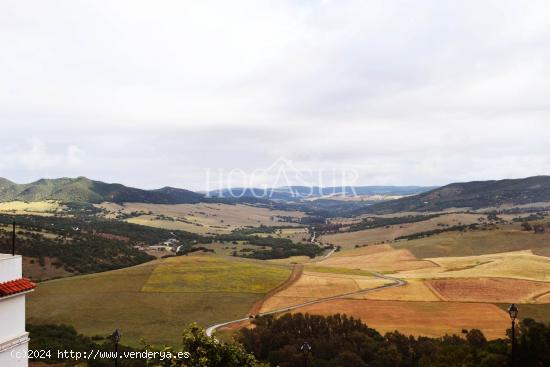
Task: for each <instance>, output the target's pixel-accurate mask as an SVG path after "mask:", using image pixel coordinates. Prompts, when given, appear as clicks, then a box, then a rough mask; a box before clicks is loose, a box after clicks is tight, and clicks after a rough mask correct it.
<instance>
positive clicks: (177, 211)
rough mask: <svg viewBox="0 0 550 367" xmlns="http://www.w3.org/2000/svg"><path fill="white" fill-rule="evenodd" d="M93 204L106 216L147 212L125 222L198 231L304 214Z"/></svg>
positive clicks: (226, 207)
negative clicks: (103, 211)
mask: <svg viewBox="0 0 550 367" xmlns="http://www.w3.org/2000/svg"><path fill="white" fill-rule="evenodd" d="M96 206H97V207H99V208H101V209H103V210H105V213H104V215H105V216H106V217H108V218H114V217H116V215H118V214H130V213H132V212H139V213H148V214H146V215H140V216H137V217H133V218H129V219H128V222H131V223H137V224H142V225H148V226H153V227H160V228H165V229H181V230H185V231H189V232H194V233H200V234H205V233H212V234H220V233H229V232H231V231H232V230H234V229H237V228H242V227H259V226H260V225H265V226H279V225H282V224H285V225H292V224H291V223H286V222H281V221H280V220H279V217H286V216H290V217H294V218H297V219H298V218H301V217H303V216H304V215H305V214H304V213H302V212H298V211H282V210H270V209H268V208H260V207H255V206H252V205H243V204H237V205H228V204H220V203H197V204H175V205H168V204H146V203H124V204H123V205H119V204H115V203H107V202H105V203H102V204H98V205H96ZM157 216H160V217H157ZM162 216H164V217H162ZM163 218H164V219H163ZM171 219H172V220H171Z"/></svg>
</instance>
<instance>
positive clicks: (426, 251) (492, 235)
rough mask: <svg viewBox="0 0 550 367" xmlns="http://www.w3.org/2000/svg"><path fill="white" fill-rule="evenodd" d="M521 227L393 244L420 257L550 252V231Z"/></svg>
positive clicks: (458, 233) (461, 233) (447, 233)
mask: <svg viewBox="0 0 550 367" xmlns="http://www.w3.org/2000/svg"><path fill="white" fill-rule="evenodd" d="M517 227H518V226H504V227H503V228H502V229H498V230H491V231H482V230H477V231H468V232H445V233H441V234H439V235H435V236H431V237H428V238H422V239H418V240H412V241H399V242H396V243H394V244H392V246H393V247H395V248H404V249H408V250H410V251H411V252H412V253H413V254H414V255H415V256H416V257H418V258H428V257H445V256H472V255H484V254H492V253H498V252H508V251H519V250H527V249H531V250H533V252H534V253H540V254H541V255H544V254H548V253H550V250H548V243H550V233H544V234H534V233H533V232H522V231H519V230H517ZM539 251H540V252H539Z"/></svg>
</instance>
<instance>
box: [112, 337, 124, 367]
mask: <svg viewBox="0 0 550 367" xmlns="http://www.w3.org/2000/svg"><path fill="white" fill-rule="evenodd" d="M111 338H112V339H113V341H114V342H115V367H118V343H119V342H120V338H122V332H121V331H120V330H118V329H116V330H115V332H114V333H113V334H112V335H111Z"/></svg>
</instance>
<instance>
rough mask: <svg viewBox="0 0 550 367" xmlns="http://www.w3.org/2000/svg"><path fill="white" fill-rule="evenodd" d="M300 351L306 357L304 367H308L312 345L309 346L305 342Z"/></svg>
mask: <svg viewBox="0 0 550 367" xmlns="http://www.w3.org/2000/svg"><path fill="white" fill-rule="evenodd" d="M300 351H301V352H302V354H303V355H304V367H307V359H308V355H309V353H311V345H309V343H308V342H304V343H303V344H302V346H301V347H300Z"/></svg>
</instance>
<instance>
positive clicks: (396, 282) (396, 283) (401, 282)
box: [206, 254, 407, 336]
mask: <svg viewBox="0 0 550 367" xmlns="http://www.w3.org/2000/svg"><path fill="white" fill-rule="evenodd" d="M331 255H332V254H331ZM372 274H373V275H374V276H375V277H378V278H381V279H387V280H391V281H392V283H391V284H386V285H382V286H380V287H376V288H371V289H363V290H359V291H355V292H349V293H344V294H339V295H337V296H331V297H325V298H319V299H316V300H315V301H309V302H304V303H301V304H299V305H294V306H289V307H284V308H279V309H276V310H272V311H268V312H261V313H258V315H257V316H265V315H273V314H277V313H281V312H289V311H292V310H295V309H297V308H301V307H304V306H309V305H315V304H318V303H322V302H326V301H332V300H335V299H341V298H346V297H349V296H354V295H358V294H365V293H371V292H376V291H379V290H382V289H388V288H396V287H402V286H404V285H406V284H407V281H405V280H403V279H399V278H394V277H390V276H389V275H384V274H380V273H376V272H372ZM249 319H250V317H243V318H242V319H237V320H231V321H227V322H222V323H220V324H216V325H212V326H210V327H208V328H207V329H206V335H208V336H212V333H214V331H216V329H219V328H221V327H224V326H229V325H232V324H237V323H239V322H243V321H247V320H249Z"/></svg>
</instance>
